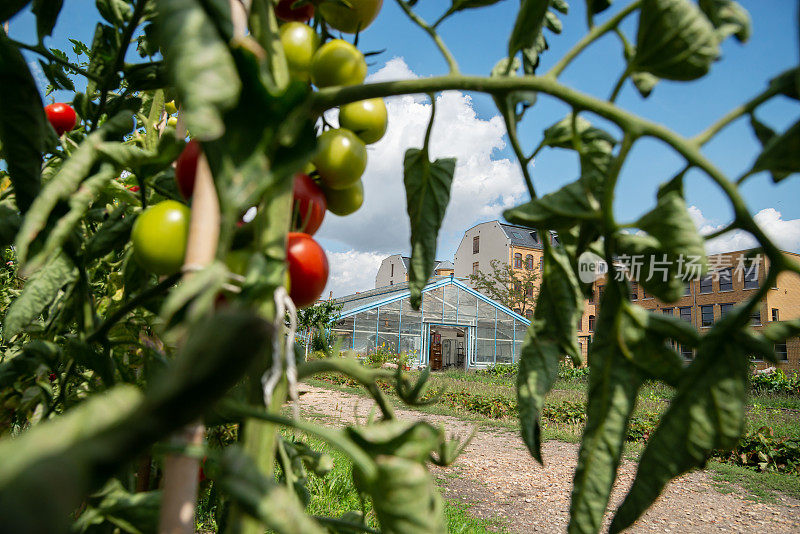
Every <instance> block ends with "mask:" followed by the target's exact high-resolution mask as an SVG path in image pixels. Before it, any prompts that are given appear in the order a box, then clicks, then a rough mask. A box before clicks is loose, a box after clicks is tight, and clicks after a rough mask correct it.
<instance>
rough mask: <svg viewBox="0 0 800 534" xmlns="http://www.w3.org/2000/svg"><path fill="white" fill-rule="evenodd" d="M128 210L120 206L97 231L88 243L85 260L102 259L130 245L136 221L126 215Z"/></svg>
mask: <svg viewBox="0 0 800 534" xmlns="http://www.w3.org/2000/svg"><path fill="white" fill-rule="evenodd" d="M126 211H127V208H126V207H125V206H120V207H119V208H117V209H115V210H114V211H113V212H112V213H111V215H109V217H108V219H106V220H105V221H104V222H103V224H101V225H100V227H99V228H98V229H97V232H95V234H94V235H92V237H90V238H89V240H88V241H87V242H86V246H85V252H84V258H85V259H86V260H87V261H91V260H94V259H97V258H101V257H103V256H105V255H106V254H108V253H109V252H111V251H113V250H122V249H123V248H124V247H125V245H126V244H127V243H128V239H129V237H130V234H131V227H132V226H133V222H134V221H135V220H136V218H135V217H133V215H126V213H125V212H126Z"/></svg>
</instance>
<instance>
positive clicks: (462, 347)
mask: <svg viewBox="0 0 800 534" xmlns="http://www.w3.org/2000/svg"><path fill="white" fill-rule="evenodd" d="M409 296H410V292H409V289H408V284H407V283H405V284H400V285H394V286H387V287H382V288H377V289H373V290H370V291H365V292H363V293H356V294H354V295H349V296H347V297H342V298H339V299H336V303H337V304H340V305H341V306H342V311H341V315H340V316H339V319H338V321H337V322H336V323H335V324H334V326H333V328H332V330H333V333H334V334H335V335H336V336H337V338H338V339H339V343H340V345H339V346H340V347H341V348H342V349H352V350H354V351H355V352H356V353H358V354H361V355H368V354H370V353H372V352H374V351H376V350H378V348H383V349H386V350H389V351H392V352H395V353H397V354H406V355H408V356H409V357H410V358H411V361H412V362H413V363H414V364H415V365H420V366H426V365H430V366H431V369H434V370H437V369H444V368H463V369H469V368H476V367H486V366H487V365H492V364H495V363H512V362H515V361H517V359H518V358H519V353H520V347H521V346H522V341H523V339H524V336H525V330H526V328H527V327H528V325H529V324H530V321H529V320H527V319H525V318H524V317H522V316H521V315H519V314H516V313H514V312H513V311H511V310H510V309H508V308H506V307H505V306H503V305H502V304H500V303H498V302H496V301H494V300H492V299H490V298H488V297H486V296H485V295H483V294H481V293H479V292H477V291H475V290H474V289H472V288H471V287H469V286H467V285H466V284H465V283H464V282H462V281H461V280H459V279H457V278H453V277H452V276H450V277H440V278H434V279H432V281H431V282H430V283H429V284H428V285H427V286H425V288H424V289H423V298H422V306H420V309H419V310H414V309H413V308H412V307H411V302H410V300H409Z"/></svg>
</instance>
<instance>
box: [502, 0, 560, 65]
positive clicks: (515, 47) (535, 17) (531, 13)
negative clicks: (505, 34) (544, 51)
mask: <svg viewBox="0 0 800 534" xmlns="http://www.w3.org/2000/svg"><path fill="white" fill-rule="evenodd" d="M548 7H550V0H522V5H521V6H520V8H519V13H518V14H517V20H516V21H515V22H514V29H513V30H512V32H511V37H509V41H508V56H509V57H512V56H515V55H516V54H517V52H519V51H520V50H523V49H526V48H533V47H534V45H535V44H536V41H537V39H539V38H540V37H541V35H542V26H543V25H544V22H545V17H546V16H547V8H548Z"/></svg>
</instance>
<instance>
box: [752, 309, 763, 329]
mask: <svg viewBox="0 0 800 534" xmlns="http://www.w3.org/2000/svg"><path fill="white" fill-rule="evenodd" d="M750 324H751V325H752V326H761V310H756V311H754V312H753V313H751V314H750Z"/></svg>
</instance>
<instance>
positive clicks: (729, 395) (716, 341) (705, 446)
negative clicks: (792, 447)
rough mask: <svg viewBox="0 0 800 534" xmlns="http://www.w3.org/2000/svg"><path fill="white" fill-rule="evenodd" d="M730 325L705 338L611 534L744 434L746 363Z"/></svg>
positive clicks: (719, 325) (650, 443)
mask: <svg viewBox="0 0 800 534" xmlns="http://www.w3.org/2000/svg"><path fill="white" fill-rule="evenodd" d="M739 315H741V314H739ZM728 318H731V316H730V315H729V316H728ZM745 320H746V317H745ZM732 324H733V320H730V321H725V322H724V323H723V322H720V323H717V326H715V327H714V328H713V329H712V330H711V332H710V333H709V334H707V335H706V336H705V337H704V338H703V340H702V342H701V344H700V347H699V348H698V350H697V357H696V358H695V360H694V361H693V362H692V364H691V365H690V366H689V367H688V368H687V369H686V371H685V372H684V376H683V378H682V380H681V381H680V383H679V384H678V391H677V393H676V394H675V396H674V397H673V399H672V401H671V402H670V405H669V408H668V409H667V411H666V413H665V414H664V415H663V417H662V418H661V421H660V423H659V425H658V428H656V430H655V432H653V433H652V434H651V435H650V439H649V440H648V442H647V447H646V448H645V450H644V452H643V453H642V456H641V459H640V461H639V468H638V470H637V472H636V478H635V479H634V481H633V485H632V486H631V489H630V491H629V492H628V495H627V496H626V498H625V501H624V502H623V503H622V505H621V506H620V507H619V509H617V512H616V515H615V516H614V520H613V521H612V523H611V527H610V531H611V532H620V531H622V530H624V529H625V528H627V527H628V526H630V525H631V524H633V522H634V521H636V519H637V518H638V517H639V516H640V515H641V514H642V513H643V512H644V511H645V510H646V509H647V508H648V507H649V506H650V505H651V504H652V503H653V502H654V501H655V500H656V498H657V497H658V495H659V494H660V493H661V491H662V490H663V489H664V486H665V485H666V484H667V482H669V480H671V479H672V478H674V477H676V476H678V475H681V474H682V473H685V472H687V471H689V470H690V469H693V468H696V467H702V466H703V465H705V462H706V460H707V458H708V457H709V456H710V454H711V452H712V451H714V450H719V449H722V450H727V449H730V448H731V447H733V446H734V445H736V443H738V441H739V436H740V435H741V433H742V431H743V430H744V415H745V398H746V395H747V380H748V375H749V373H750V361H749V358H748V356H747V354H746V353H745V349H744V347H745V346H746V345H745V344H743V343H742V342H741V334H739V333H738V332H737V331H736V330H735V329H732V328H730V326H731V325H732ZM593 371H594V369H593Z"/></svg>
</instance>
